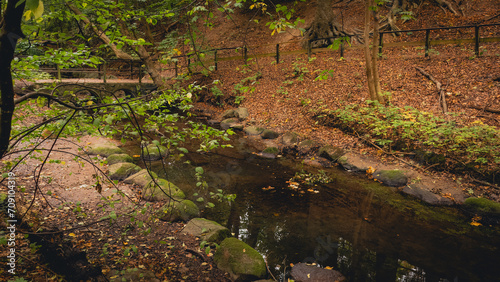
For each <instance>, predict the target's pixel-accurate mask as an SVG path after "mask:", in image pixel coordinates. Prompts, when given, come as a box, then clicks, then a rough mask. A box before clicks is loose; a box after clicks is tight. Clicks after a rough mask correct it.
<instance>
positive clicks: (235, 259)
mask: <svg viewBox="0 0 500 282" xmlns="http://www.w3.org/2000/svg"><path fill="white" fill-rule="evenodd" d="M214 261H215V263H216V264H217V267H219V269H221V270H223V271H226V272H227V273H229V275H230V276H231V278H232V279H233V280H237V279H241V280H246V279H248V280H249V279H254V280H255V279H256V278H262V277H263V276H264V275H266V272H267V271H266V263H265V262H264V258H262V255H261V254H259V253H258V252H257V251H256V250H255V249H253V248H252V247H250V246H249V245H247V244H246V243H244V242H242V241H240V240H238V239H236V238H226V239H224V241H222V243H221V244H220V246H219V248H218V249H217V252H215V254H214Z"/></svg>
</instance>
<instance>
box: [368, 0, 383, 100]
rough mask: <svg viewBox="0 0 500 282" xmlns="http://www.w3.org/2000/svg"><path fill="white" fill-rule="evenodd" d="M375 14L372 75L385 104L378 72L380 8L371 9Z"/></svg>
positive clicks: (380, 98) (377, 92) (377, 95)
mask: <svg viewBox="0 0 500 282" xmlns="http://www.w3.org/2000/svg"><path fill="white" fill-rule="evenodd" d="M371 3H372V4H373V5H376V4H375V1H373V0H371ZM371 13H372V15H373V38H372V53H371V57H372V64H371V67H372V75H373V84H374V87H375V96H376V98H377V100H378V101H379V102H380V103H381V104H384V97H383V96H382V88H381V87H380V77H379V72H378V51H379V50H378V49H379V46H378V44H379V36H380V31H379V23H378V21H379V19H378V10H377V9H373V10H372V11H371Z"/></svg>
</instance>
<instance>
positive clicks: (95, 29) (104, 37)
mask: <svg viewBox="0 0 500 282" xmlns="http://www.w3.org/2000/svg"><path fill="white" fill-rule="evenodd" d="M66 5H67V6H68V8H69V9H70V10H71V11H73V13H75V15H78V16H80V19H81V20H82V21H83V22H84V23H85V24H86V25H88V26H90V27H91V28H92V31H93V32H94V33H95V35H97V36H98V37H99V38H100V39H101V40H102V42H104V43H105V44H107V45H108V46H109V48H111V50H112V51H113V53H115V55H116V57H118V58H119V59H123V60H132V59H133V58H132V56H130V55H129V54H127V53H125V52H123V51H122V50H120V49H118V47H116V45H115V44H113V43H112V42H111V39H109V37H108V36H107V35H106V33H104V31H102V30H99V28H98V27H97V26H96V25H95V24H93V23H92V22H90V20H89V19H88V18H87V17H86V16H85V15H83V14H82V12H81V11H80V10H78V8H77V7H76V6H75V5H74V4H73V3H71V2H67V3H66Z"/></svg>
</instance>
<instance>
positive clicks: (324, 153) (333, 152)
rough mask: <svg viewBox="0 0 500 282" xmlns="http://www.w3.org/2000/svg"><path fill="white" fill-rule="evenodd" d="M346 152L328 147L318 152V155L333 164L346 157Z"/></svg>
mask: <svg viewBox="0 0 500 282" xmlns="http://www.w3.org/2000/svg"><path fill="white" fill-rule="evenodd" d="M344 153H345V152H344V150H343V149H342V148H339V147H335V146H331V145H326V146H323V147H321V148H319V150H318V155H319V156H320V157H323V158H325V159H327V160H330V161H332V162H336V161H337V160H338V159H339V158H340V157H341V156H342V155H344Z"/></svg>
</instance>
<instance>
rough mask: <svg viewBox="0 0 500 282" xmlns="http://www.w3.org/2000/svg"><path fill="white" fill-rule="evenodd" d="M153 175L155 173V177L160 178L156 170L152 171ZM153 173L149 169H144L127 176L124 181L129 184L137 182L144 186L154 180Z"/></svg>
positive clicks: (136, 183)
mask: <svg viewBox="0 0 500 282" xmlns="http://www.w3.org/2000/svg"><path fill="white" fill-rule="evenodd" d="M151 175H153V177H154V178H158V176H157V175H156V173H154V172H151ZM151 175H150V173H149V172H148V170H147V169H143V170H141V171H139V172H138V173H136V174H132V175H131V176H129V177H127V178H126V179H125V180H124V181H123V182H125V183H127V184H135V185H138V186H140V187H143V188H144V187H146V186H147V185H149V183H151V182H152V181H153V179H152V178H151Z"/></svg>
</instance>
